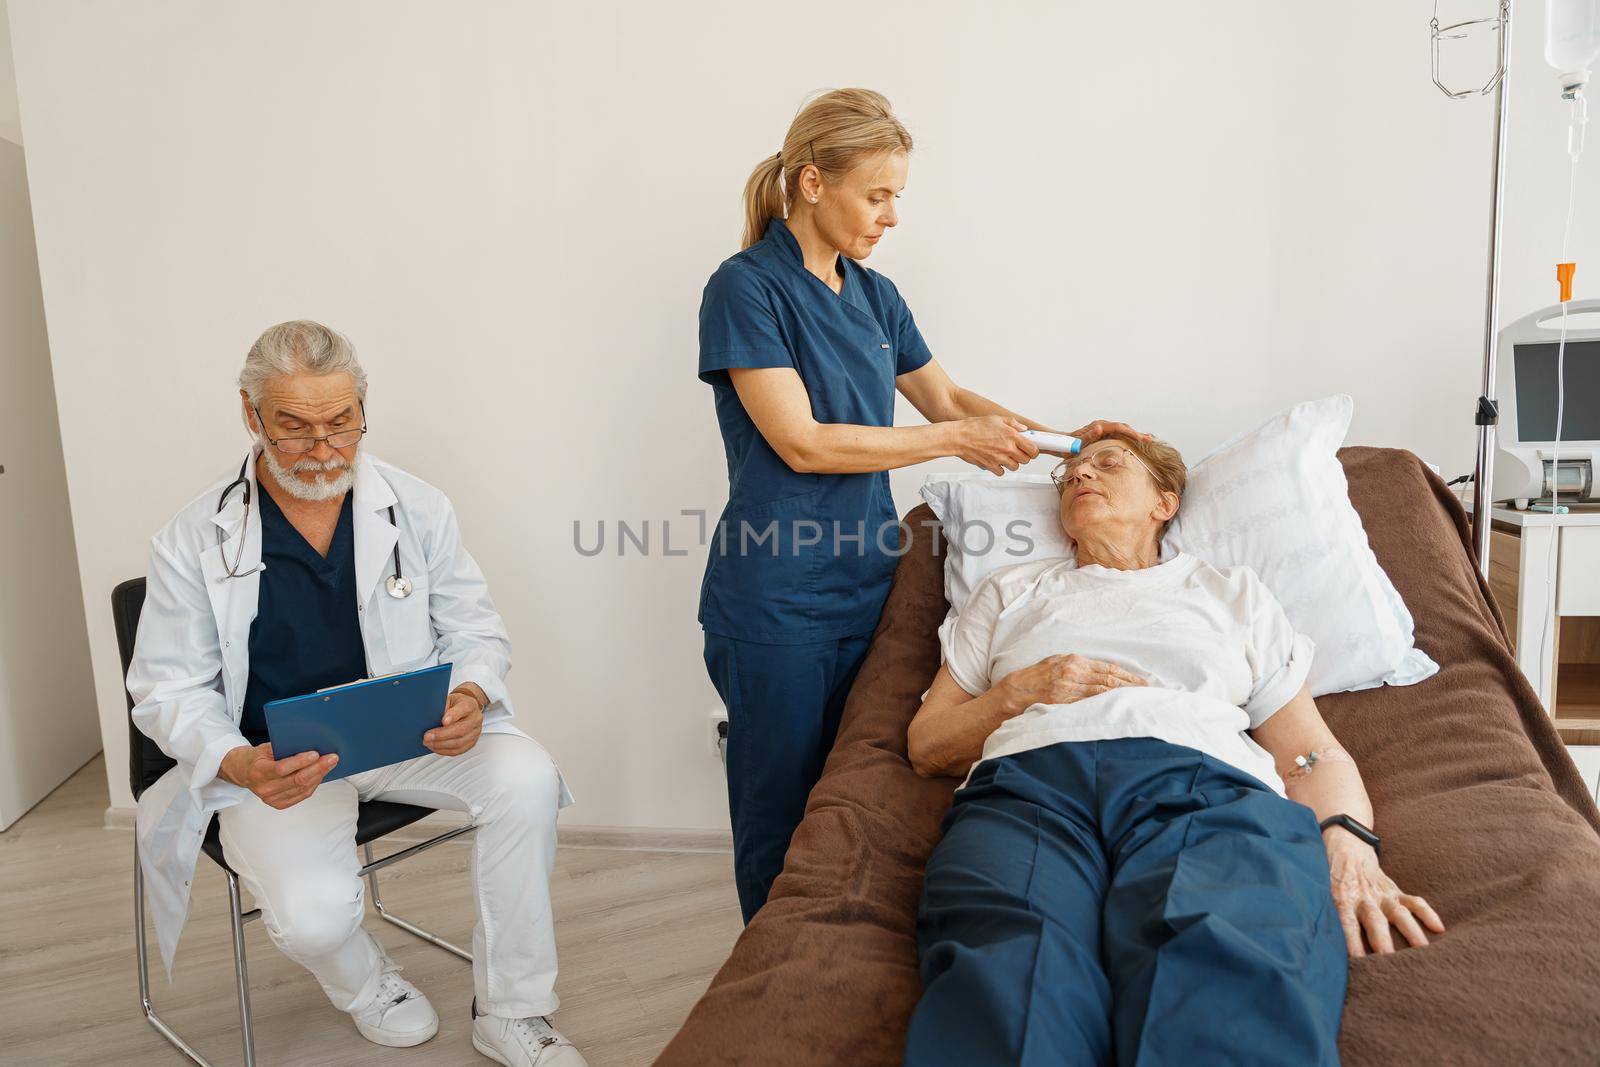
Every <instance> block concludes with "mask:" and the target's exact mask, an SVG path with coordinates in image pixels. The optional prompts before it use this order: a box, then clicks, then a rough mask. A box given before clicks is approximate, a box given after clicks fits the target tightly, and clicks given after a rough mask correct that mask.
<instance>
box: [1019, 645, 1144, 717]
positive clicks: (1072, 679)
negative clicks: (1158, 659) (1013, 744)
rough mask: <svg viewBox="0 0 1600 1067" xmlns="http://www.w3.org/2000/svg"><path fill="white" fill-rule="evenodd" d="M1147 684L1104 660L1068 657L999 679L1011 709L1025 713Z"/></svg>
mask: <svg viewBox="0 0 1600 1067" xmlns="http://www.w3.org/2000/svg"><path fill="white" fill-rule="evenodd" d="M1149 684H1150V683H1149V682H1147V681H1145V680H1144V679H1143V678H1141V677H1139V676H1138V675H1137V674H1134V673H1133V672H1132V671H1128V670H1124V669H1123V668H1121V667H1119V666H1117V665H1116V664H1115V663H1111V662H1109V661H1107V660H1103V659H1090V658H1089V657H1088V656H1080V655H1078V654H1077V653H1075V652H1074V653H1071V654H1068V655H1064V656H1046V657H1045V658H1044V659H1042V660H1040V661H1039V662H1038V663H1035V664H1034V665H1033V666H1031V667H1022V668H1020V669H1018V670H1014V671H1012V672H1011V673H1010V674H1008V675H1006V676H1005V677H1004V678H1002V679H1000V686H1001V687H1003V688H1004V689H1005V690H1006V691H1007V693H1008V696H1009V697H1010V700H1011V704H1012V706H1013V707H1016V708H1018V709H1019V710H1026V709H1028V708H1031V707H1032V706H1033V705H1035V704H1072V703H1075V702H1077V701H1079V700H1085V699H1087V698H1089V697H1092V696H1099V695H1100V694H1101V693H1106V692H1110V691H1111V690H1113V689H1121V688H1122V687H1123V686H1137V685H1149Z"/></svg>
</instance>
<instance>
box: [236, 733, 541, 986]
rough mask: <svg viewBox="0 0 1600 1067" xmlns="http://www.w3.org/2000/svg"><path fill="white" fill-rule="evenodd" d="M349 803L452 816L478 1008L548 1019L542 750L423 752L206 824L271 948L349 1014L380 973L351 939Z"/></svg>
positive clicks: (502, 743) (352, 825) (504, 741)
mask: <svg viewBox="0 0 1600 1067" xmlns="http://www.w3.org/2000/svg"><path fill="white" fill-rule="evenodd" d="M357 800H390V801H396V802H398V803H402V804H420V805H425V806H427V807H432V808H447V809H451V810H455V811H465V812H468V813H470V814H471V815H472V817H473V820H474V821H475V822H477V823H478V825H479V828H478V830H476V831H475V832H474V833H472V834H470V835H469V836H468V837H467V840H468V841H470V842H471V844H472V850H473V851H472V888H473V897H474V898H475V900H476V902H477V908H478V922H477V926H476V927H475V928H474V929H473V931H472V979H473V985H474V992H475V994H476V995H477V998H478V1010H479V1011H480V1012H485V1013H487V1014H490V1015H498V1016H503V1017H506V1018H525V1017H527V1016H530V1015H548V1014H550V1013H551V1012H553V1011H555V1010H556V1006H557V1004H558V1000H557V997H556V994H555V981H556V941H555V927H554V923H553V920H552V916H551V913H550V872H551V869H552V868H553V866H554V864H555V856H556V812H557V809H558V807H559V806H560V800H561V780H560V773H559V772H558V771H557V770H556V766H555V764H554V763H553V762H552V761H551V759H550V756H549V755H548V754H547V753H546V752H545V750H544V749H543V748H541V747H539V745H538V744H537V743H535V742H534V741H531V740H529V739H528V738H526V737H521V736H518V735H516V734H483V735H482V736H480V737H479V738H478V743H477V744H476V745H474V746H473V747H472V748H471V749H470V750H468V751H467V752H465V753H463V754H462V755H459V756H438V755H434V754H433V753H429V754H428V755H426V756H419V757H417V758H416V759H414V760H408V761H407V762H405V763H398V764H395V765H394V766H392V767H383V768H379V769H378V770H372V771H364V772H362V773H360V774H353V775H351V776H350V777H348V778H343V779H340V780H339V781H336V782H324V783H323V784H322V785H321V786H319V787H318V788H317V791H316V792H315V793H313V794H311V796H309V797H307V798H306V799H305V800H302V801H301V802H300V803H298V804H296V805H294V806H293V807H290V808H286V809H284V810H282V811H280V810H278V809H276V808H273V807H271V806H269V805H267V804H265V803H263V802H262V801H261V799H260V798H259V797H257V796H256V795H255V794H254V793H250V794H247V795H246V796H245V798H244V800H243V801H241V802H240V803H239V804H237V805H235V806H233V807H229V808H224V809H223V810H222V811H220V812H218V813H217V818H218V819H219V820H220V823H221V826H220V833H221V838H222V848H223V852H224V853H225V854H226V855H227V858H228V862H229V864H231V865H232V867H233V869H234V870H235V871H237V872H238V874H239V880H240V882H242V883H243V885H244V887H245V888H246V889H247V890H249V892H250V895H251V896H252V897H254V898H255V902H256V904H257V906H259V907H260V908H261V917H262V920H263V921H264V923H265V925H266V928H267V932H268V933H269V934H270V935H271V937H272V940H273V943H274V944H276V945H277V946H278V947H279V948H280V949H281V950H283V952H284V953H285V954H287V955H288V956H289V957H290V958H291V959H293V960H295V961H296V962H297V963H299V964H301V965H302V966H304V967H305V968H306V969H307V970H309V971H310V972H311V973H312V974H313V975H315V976H316V979H317V981H318V982H320V983H321V984H322V988H323V991H324V992H326V993H327V994H328V999H329V1000H331V1001H332V1002H333V1005H334V1007H336V1008H338V1009H340V1010H341V1011H360V1010H362V1009H364V1008H366V1007H367V1006H369V1005H370V1003H371V1001H372V998H373V997H374V996H376V994H377V990H378V980H379V977H380V975H381V971H382V967H383V964H384V962H385V960H384V956H383V949H382V947H381V946H380V945H379V944H378V942H377V940H376V939H375V938H373V937H372V935H371V934H369V933H367V932H366V931H365V930H363V929H362V927H361V920H362V917H363V915H364V914H365V902H366V897H365V893H364V888H363V885H364V883H363V882H362V880H361V878H360V877H358V875H357V872H358V871H359V870H360V869H361V864H360V862H359V861H358V859H357V857H356V848H355V833H356V802H357Z"/></svg>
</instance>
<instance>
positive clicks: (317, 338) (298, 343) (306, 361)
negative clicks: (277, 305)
mask: <svg viewBox="0 0 1600 1067" xmlns="http://www.w3.org/2000/svg"><path fill="white" fill-rule="evenodd" d="M340 371H348V372H349V373H350V376H351V377H352V378H354V379H355V383H356V396H357V397H359V398H360V399H362V400H365V399H366V398H367V372H366V371H364V370H362V369H361V361H360V360H358V359H356V350H355V346H354V345H352V344H351V343H350V339H349V338H347V337H345V335H344V334H342V333H340V332H339V331H337V330H330V329H329V328H328V327H326V326H324V325H322V323H320V322H311V321H309V320H307V319H296V320H294V321H293V322H280V323H278V325H276V326H269V327H267V329H266V331H265V332H264V333H262V335H261V336H260V337H258V338H256V343H255V344H253V345H251V346H250V352H249V354H248V355H246V356H245V357H244V369H243V370H241V371H240V372H239V388H241V389H243V390H244V391H245V395H246V396H248V397H249V398H250V403H252V404H259V403H260V402H261V394H262V392H263V391H264V390H265V389H266V387H267V383H268V382H270V381H271V380H272V379H274V378H278V377H281V376H283V375H286V374H301V373H306V374H338V373H339V372H340Z"/></svg>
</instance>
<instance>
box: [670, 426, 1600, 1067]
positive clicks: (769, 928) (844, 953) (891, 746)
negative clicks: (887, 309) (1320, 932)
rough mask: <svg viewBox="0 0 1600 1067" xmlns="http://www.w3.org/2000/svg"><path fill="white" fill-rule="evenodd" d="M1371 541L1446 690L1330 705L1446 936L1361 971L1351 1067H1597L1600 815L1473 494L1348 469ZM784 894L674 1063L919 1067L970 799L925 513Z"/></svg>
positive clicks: (790, 862) (715, 987)
mask: <svg viewBox="0 0 1600 1067" xmlns="http://www.w3.org/2000/svg"><path fill="white" fill-rule="evenodd" d="M1340 460H1341V461H1342V462H1343V464H1344V467H1345V472H1346V475H1347V476H1348V479H1349V483H1350V498H1351V501H1352V502H1353V503H1354V505H1355V507H1356V510H1357V511H1358V512H1360V514H1361V517H1362V521H1363V523H1364V524H1365V526H1366V530H1367V535H1368V539H1369V540H1370V542H1371V544H1372V548H1373V550H1374V552H1375V553H1376V554H1377V557H1378V560H1379V561H1380V562H1381V563H1382V564H1383V567H1384V569H1385V570H1386V571H1387V572H1388V574H1389V576H1390V578H1391V579H1392V580H1393V581H1394V584H1395V586H1396V588H1398V589H1399V591H1400V594H1401V595H1402V597H1404V599H1405V602H1406V604H1407V606H1408V607H1409V608H1410V610H1411V612H1412V615H1413V616H1414V617H1415V620H1416V635H1417V638H1416V639H1417V644H1418V645H1419V646H1420V647H1421V648H1422V649H1423V650H1424V651H1425V652H1427V653H1428V655H1430V656H1431V657H1433V659H1434V660H1435V661H1436V662H1437V663H1438V664H1439V667H1440V669H1439V673H1438V674H1437V675H1435V676H1434V677H1433V678H1430V679H1428V680H1427V681H1425V682H1423V683H1421V684H1419V685H1415V686H1410V687H1405V688H1390V687H1384V688H1380V689H1372V690H1366V691H1362V692H1357V693H1341V694H1337V695H1333V696H1328V697H1324V698H1322V699H1320V700H1318V702H1317V703H1318V706H1319V707H1320V708H1321V710H1322V713H1323V715H1324V717H1325V718H1326V719H1327V721H1328V723H1329V725H1330V726H1331V727H1332V729H1333V731H1334V732H1335V733H1336V734H1337V735H1338V737H1339V739H1340V741H1341V743H1342V744H1343V745H1344V747H1345V748H1346V749H1347V750H1348V751H1349V752H1350V753H1351V755H1352V756H1354V757H1355V759H1356V760H1357V761H1358V762H1359V764H1360V766H1361V771H1362V774H1363V777H1364V778H1365V780H1366V782H1367V786H1368V790H1369V791H1370V793H1371V795H1372V800H1373V805H1374V808H1375V811H1376V820H1377V827H1378V830H1379V832H1380V833H1382V834H1383V837H1384V851H1383V854H1384V866H1385V869H1387V870H1388V871H1389V872H1390V873H1391V874H1392V875H1393V876H1394V878H1395V879H1396V880H1397V881H1398V882H1399V883H1400V885H1401V886H1403V887H1404V888H1406V889H1407V890H1408V891H1410V892H1415V893H1420V894H1421V895H1423V896H1425V897H1426V898H1427V899H1428V900H1429V901H1431V902H1433V903H1434V905H1435V906H1436V907H1437V908H1438V910H1439V913H1440V915H1441V916H1442V917H1443V919H1444V921H1445V923H1446V925H1447V927H1448V931H1447V932H1446V933H1445V934H1443V935H1439V936H1437V937H1436V938H1434V941H1433V943H1432V944H1431V945H1429V946H1427V947H1426V948H1421V949H1409V948H1408V949H1405V950H1402V951H1400V952H1398V953H1396V954H1394V955H1392V956H1369V957H1366V958H1362V959H1357V960H1352V961H1351V967H1350V985H1349V995H1348V1000H1347V1001H1346V1006H1345V1014H1344V1024H1343V1029H1342V1032H1341V1035H1340V1050H1341V1055H1342V1058H1343V1060H1344V1062H1345V1063H1347V1064H1417V1063H1449V1064H1506V1063H1540V1064H1546V1065H1549V1064H1567V1063H1571V1064H1580V1063H1581V1064H1595V1063H1600V813H1597V812H1596V810H1595V805H1594V802H1593V800H1592V798H1591V797H1589V796H1588V794H1587V793H1586V792H1585V790H1584V787H1583V784H1582V782H1581V780H1580V779H1579V776H1578V773H1577V771H1576V770H1575V769H1574V767H1573V765H1572V761H1571V760H1570V758H1569V757H1568V756H1567V754H1566V751H1565V750H1564V749H1563V748H1562V746H1561V743H1560V740H1559V739H1558V737H1557V736H1556V733H1555V730H1554V727H1553V725H1552V723H1551V722H1550V720H1549V718H1548V717H1547V716H1546V715H1545V713H1544V711H1543V709H1542V708H1541V706H1540V704H1539V702H1538V699H1537V697H1536V696H1535V695H1534V693H1533V691H1532V689H1531V688H1530V687H1529V685H1528V682H1527V680H1526V679H1525V678H1524V677H1523V675H1522V674H1521V672H1520V671H1519V670H1518V668H1517V666H1516V664H1515V662H1514V660H1513V658H1512V655H1511V652H1510V650H1509V647H1508V644H1507V639H1506V634H1505V628H1504V624H1503V622H1502V620H1501V617H1500V614H1499V612H1498V610H1497V609H1496V607H1495V605H1494V603H1493V601H1492V598H1491V597H1490V594H1489V591H1488V587H1487V585H1486V583H1485V582H1484V581H1483V580H1482V579H1481V578H1480V577H1479V575H1478V573H1477V571H1476V569H1475V568H1474V567H1473V565H1472V562H1471V559H1470V557H1469V553H1468V550H1467V545H1468V543H1469V540H1470V534H1469V530H1468V526H1467V521H1466V517H1465V514H1464V513H1463V511H1462V508H1461V506H1460V504H1459V502H1458V501H1457V500H1456V498H1455V497H1454V496H1453V495H1452V494H1451V493H1450V491H1449V490H1448V489H1447V488H1446V487H1445V486H1444V484H1443V483H1442V482H1441V481H1440V480H1439V478H1438V477H1437V476H1436V475H1434V474H1433V473H1432V472H1431V471H1430V470H1429V469H1428V468H1427V467H1426V466H1425V465H1424V464H1423V463H1422V462H1420V461H1419V460H1418V459H1417V458H1416V457H1415V456H1413V455H1411V454H1410V453H1408V452H1402V451H1396V450H1392V449H1376V448H1346V449H1344V450H1342V451H1341V452H1340ZM907 525H908V527H909V529H910V530H911V538H912V540H911V544H910V547H909V550H908V551H907V552H906V553H905V555H904V556H903V558H902V559H901V561H900V563H899V566H898V569H897V570H896V573H895V579H894V585H893V588H892V590H891V592H890V595H889V600H888V603H887V605H886V606H885V609H884V613H883V616H882V618H881V620H880V622H879V625H878V629H877V632H876V634H875V635H874V637H873V642H872V647H871V649H870V651H869V652H868V655H867V659H866V662H865V664H864V666H863V667H862V670H861V672H860V674H859V676H858V677H857V680H856V683H855V686H854V688H853V689H852V691H851V693H850V697H849V700H848V703H847V704H846V707H845V710H844V717H843V721H842V724H841V727H840V731H839V736H838V740H837V742H836V744H835V746H834V749H833V752H832V754H831V755H830V757H829V759H828V762H827V766H826V768H825V769H824V772H823V776H822V779H821V781H820V782H818V784H817V786H816V788H815V789H814V790H813V791H812V793H811V796H810V799H809V801H808V803H807V807H806V816H805V820H804V822H802V824H801V825H800V828H799V829H798V831H796V833H795V836H794V839H793V841H792V843H791V845H790V848H789V852H788V855H787V857H786V859H785V862H784V869H783V873H782V874H781V875H780V876H779V878H778V880H777V882H776V883H775V884H774V885H773V889H772V895H771V898H770V900H769V902H768V904H767V905H766V907H764V908H763V909H762V911H761V912H760V914H759V915H757V917H756V919H755V921H754V922H752V923H751V924H750V926H749V927H748V928H746V930H745V931H744V933H743V934H742V935H741V936H740V938H739V940H738V943H737V944H736V945H735V947H734V950H733V953H732V954H731V955H730V957H729V959H728V961H727V963H726V964H725V965H724V966H723V967H722V969H721V970H720V971H719V972H718V974H717V976H716V977H715V979H714V980H713V981H712V983H711V986H710V988H709V989H707V991H706V993H705V995H704V996H703V997H702V998H701V1000H700V1001H699V1003H698V1004H697V1005H696V1006H695V1008H694V1010H693V1011H692V1012H691V1013H690V1015H689V1018H688V1019H687V1021H686V1022H685V1024H684V1026H683V1028H682V1030H681V1031H680V1032H679V1033H678V1035H677V1036H676V1037H675V1038H674V1039H673V1041H672V1042H671V1044H669V1045H668V1047H667V1048H666V1050H665V1051H664V1052H663V1053H662V1055H661V1057H660V1059H659V1060H658V1061H657V1062H658V1064H661V1065H664V1067H690V1065H695V1067H700V1065H706V1064H763V1065H765V1064H773V1065H784V1064H795V1065H801V1064H806V1065H810V1064H815V1065H818V1067H821V1065H828V1067H834V1065H839V1064H850V1065H872V1064H894V1063H898V1062H900V1056H901V1050H902V1047H903V1044H904V1040H905V1030H906V1025H907V1021H908V1019H909V1017H910V1015H911V1010H912V1008H913V1007H914V1006H915V1004H916V1001H917V997H918V995H919V993H920V983H919V981H918V977H917V953H916V942H915V921H916V910H917V897H918V893H919V891H920V888H921V883H922V868H923V865H924V863H925V862H926V860H927V857H928V853H929V852H930V851H931V850H932V849H933V846H934V844H935V843H936V842H937V841H938V837H939V821H940V819H941V818H942V816H943V815H944V813H945V811H946V809H947V808H948V807H949V804H950V800H951V795H952V792H953V790H954V788H955V786H956V785H957V781H956V780H954V779H949V778H944V779H923V778H919V777H918V776H917V775H916V774H915V773H914V772H913V771H912V770H911V766H910V764H909V763H908V762H907V760H906V724H907V723H908V722H909V721H910V719H911V717H912V715H913V714H914V713H915V712H916V710H917V707H918V704H919V702H920V697H921V694H922V693H923V691H924V690H925V689H926V688H927V685H928V682H929V681H930V679H932V677H933V674H934V672H935V671H936V670H937V669H938V666H939V646H938V639H937V630H938V626H939V623H940V621H941V620H942V619H943V618H944V615H945V611H946V604H945V600H944V593H943V578H942V572H941V557H940V551H941V549H942V545H943V539H942V535H941V533H940V532H939V530H938V529H937V522H936V520H935V519H934V516H933V514H932V512H931V511H930V510H929V509H928V508H927V506H926V505H923V506H921V507H918V508H916V509H915V510H913V511H912V512H911V513H910V514H909V515H908V516H907Z"/></svg>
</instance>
